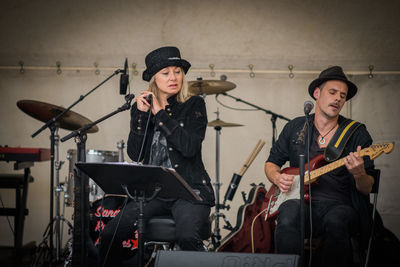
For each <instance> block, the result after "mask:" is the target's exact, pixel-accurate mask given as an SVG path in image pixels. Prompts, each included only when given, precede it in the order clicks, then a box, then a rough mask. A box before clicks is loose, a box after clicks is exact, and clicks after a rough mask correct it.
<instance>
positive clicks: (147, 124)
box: [136, 95, 153, 164]
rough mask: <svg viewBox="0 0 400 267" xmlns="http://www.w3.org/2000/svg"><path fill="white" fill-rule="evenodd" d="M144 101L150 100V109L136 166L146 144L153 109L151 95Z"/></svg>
mask: <svg viewBox="0 0 400 267" xmlns="http://www.w3.org/2000/svg"><path fill="white" fill-rule="evenodd" d="M146 100H147V101H149V100H150V108H149V115H148V116H147V122H146V129H145V130H144V135H143V141H142V147H141V148H140V152H139V156H138V158H137V161H136V163H137V164H139V160H140V156H142V152H143V147H144V143H145V142H146V136H147V129H148V128H149V123H150V117H151V109H152V108H153V97H152V95H149V97H147V98H146Z"/></svg>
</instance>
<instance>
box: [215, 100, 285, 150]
mask: <svg viewBox="0 0 400 267" xmlns="http://www.w3.org/2000/svg"><path fill="white" fill-rule="evenodd" d="M218 95H219V94H217V95H216V96H215V97H216V98H217V97H218ZM222 95H224V96H229V97H230V98H233V99H235V100H236V101H238V102H242V103H244V104H247V105H249V106H251V107H253V108H256V109H258V110H261V111H264V112H265V113H267V114H269V115H271V122H272V145H273V144H274V143H275V140H276V119H277V118H280V119H282V120H286V121H290V119H288V118H286V117H284V116H282V115H279V114H276V113H275V112H272V111H270V110H267V109H264V108H262V107H260V106H257V105H254V104H252V103H249V102H247V101H245V100H243V99H240V98H238V97H234V96H231V95H228V94H227V93H222Z"/></svg>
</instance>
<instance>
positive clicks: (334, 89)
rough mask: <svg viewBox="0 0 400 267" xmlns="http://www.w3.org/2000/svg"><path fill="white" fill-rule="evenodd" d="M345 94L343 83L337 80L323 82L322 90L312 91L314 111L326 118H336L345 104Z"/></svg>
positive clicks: (345, 85) (346, 90)
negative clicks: (314, 104) (314, 102)
mask: <svg viewBox="0 0 400 267" xmlns="http://www.w3.org/2000/svg"><path fill="white" fill-rule="evenodd" d="M347 92H348V87H347V84H346V83H345V82H342V81H338V80H331V81H327V82H325V85H323V88H319V87H317V88H316V89H315V90H314V97H315V99H316V100H317V102H316V109H319V111H320V112H321V114H322V115H323V116H325V117H327V118H330V119H332V118H335V117H337V116H338V115H339V112H340V111H341V110H342V108H343V105H344V103H345V102H346V97H347ZM316 112H317V111H316Z"/></svg>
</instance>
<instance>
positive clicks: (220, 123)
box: [207, 119, 244, 127]
mask: <svg viewBox="0 0 400 267" xmlns="http://www.w3.org/2000/svg"><path fill="white" fill-rule="evenodd" d="M207 126H208V127H240V126H244V125H243V124H238V123H233V122H224V121H222V120H220V119H216V120H213V121H210V122H209V123H208V124H207Z"/></svg>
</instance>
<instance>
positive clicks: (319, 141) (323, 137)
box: [318, 124, 336, 145]
mask: <svg viewBox="0 0 400 267" xmlns="http://www.w3.org/2000/svg"><path fill="white" fill-rule="evenodd" d="M335 128H336V124H335V125H334V126H333V127H332V129H330V130H329V131H328V132H327V133H326V134H324V135H322V134H321V137H320V138H319V139H318V143H319V144H320V145H324V144H325V136H327V135H328V134H329V133H330V132H332V130H333V129H335Z"/></svg>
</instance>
